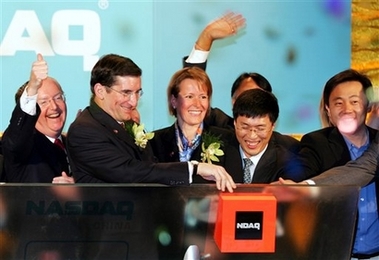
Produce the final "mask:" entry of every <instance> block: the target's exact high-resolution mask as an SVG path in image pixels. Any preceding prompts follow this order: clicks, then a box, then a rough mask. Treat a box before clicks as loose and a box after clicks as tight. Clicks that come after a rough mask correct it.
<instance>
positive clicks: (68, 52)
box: [0, 10, 101, 71]
mask: <svg viewBox="0 0 379 260" xmlns="http://www.w3.org/2000/svg"><path fill="white" fill-rule="evenodd" d="M74 29H78V30H79V31H80V33H79V34H80V37H73V35H72V33H70V32H71V31H73V30H74ZM50 30H51V31H50V32H46V31H44V29H43V26H42V24H41V22H40V20H39V18H38V15H37V13H36V12H35V11H34V10H17V11H15V13H14V15H13V18H12V20H11V22H10V24H9V27H8V28H7V31H6V33H5V35H4V38H3V39H2V42H1V43H0V56H13V55H15V54H16V52H17V51H35V52H36V53H42V54H43V55H44V56H54V55H56V54H57V55H63V56H82V57H83V70H84V71H90V70H91V69H92V66H93V64H94V62H95V61H97V60H98V58H99V57H98V52H99V49H100V44H101V23H100V17H99V15H98V14H97V13H96V12H94V11H91V10H59V11H57V12H55V13H54V14H53V16H52V18H51V27H50ZM47 35H51V39H49V38H48V37H47ZM78 38H80V39H78Z"/></svg>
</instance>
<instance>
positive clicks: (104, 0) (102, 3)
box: [98, 0, 109, 10]
mask: <svg viewBox="0 0 379 260" xmlns="http://www.w3.org/2000/svg"><path fill="white" fill-rule="evenodd" d="M98 6H99V8H100V9H103V10H104V9H107V8H108V6H109V2H108V0H99V3H98Z"/></svg>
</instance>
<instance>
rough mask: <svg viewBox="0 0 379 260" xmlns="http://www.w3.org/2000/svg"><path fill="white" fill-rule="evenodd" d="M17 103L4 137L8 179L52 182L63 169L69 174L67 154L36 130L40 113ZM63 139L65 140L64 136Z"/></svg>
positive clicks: (3, 143) (8, 180)
mask: <svg viewBox="0 0 379 260" xmlns="http://www.w3.org/2000/svg"><path fill="white" fill-rule="evenodd" d="M39 113H40V111H39V109H37V114H36V115H35V116H30V115H28V114H26V113H25V112H23V111H22V110H21V108H20V106H19V104H17V105H16V107H15V109H14V110H13V113H12V117H11V120H10V124H9V126H8V128H7V129H6V130H5V132H4V134H3V137H2V146H3V147H2V149H3V155H4V170H5V174H4V177H5V181H7V182H42V183H51V182H52V181H53V178H54V177H57V176H61V175H62V171H65V172H66V173H68V174H69V171H68V164H67V159H66V154H65V153H64V151H63V150H61V149H60V148H58V147H57V146H56V145H54V144H53V143H52V142H51V141H50V140H49V139H47V137H46V136H45V135H43V134H42V133H40V132H38V131H37V130H36V129H35V124H36V122H37V119H38V116H39ZM62 138H63V141H64V142H65V138H64V137H62Z"/></svg>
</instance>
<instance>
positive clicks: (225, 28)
mask: <svg viewBox="0 0 379 260" xmlns="http://www.w3.org/2000/svg"><path fill="white" fill-rule="evenodd" d="M245 23H246V19H245V18H244V17H243V16H242V15H241V14H235V13H233V12H228V13H226V14H225V15H223V16H222V17H220V18H218V19H216V20H214V21H212V22H210V23H209V24H208V25H207V26H206V27H205V28H204V30H203V31H202V32H201V34H200V36H199V38H198V39H197V41H196V44H195V49H198V50H203V51H209V50H210V48H211V46H212V43H213V41H214V40H218V39H223V38H226V37H229V36H232V35H235V34H237V32H238V31H239V30H240V29H241V28H243V27H244V26H245Z"/></svg>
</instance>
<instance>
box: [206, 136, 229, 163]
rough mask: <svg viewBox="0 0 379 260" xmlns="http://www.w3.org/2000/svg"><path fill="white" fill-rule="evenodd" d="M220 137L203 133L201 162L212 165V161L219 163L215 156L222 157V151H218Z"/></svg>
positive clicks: (220, 142)
mask: <svg viewBox="0 0 379 260" xmlns="http://www.w3.org/2000/svg"><path fill="white" fill-rule="evenodd" d="M220 137H221V136H215V135H212V134H210V133H207V132H203V134H202V135H201V138H202V140H203V142H202V144H201V150H202V153H201V161H202V162H207V163H210V164H212V161H214V162H219V161H220V160H219V159H218V158H217V156H223V155H224V151H223V150H221V149H220V147H221V146H222V145H224V144H223V142H222V141H221V140H220Z"/></svg>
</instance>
